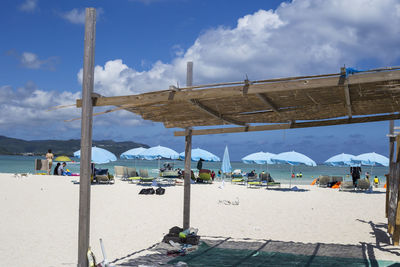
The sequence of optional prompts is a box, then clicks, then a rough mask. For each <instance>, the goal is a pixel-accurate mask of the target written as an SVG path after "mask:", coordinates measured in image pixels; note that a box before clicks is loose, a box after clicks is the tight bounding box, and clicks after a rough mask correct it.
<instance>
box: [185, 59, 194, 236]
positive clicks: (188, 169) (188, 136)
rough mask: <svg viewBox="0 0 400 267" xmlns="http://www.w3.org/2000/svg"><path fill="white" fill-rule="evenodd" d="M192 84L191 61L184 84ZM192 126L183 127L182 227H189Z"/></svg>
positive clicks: (188, 64)
mask: <svg viewBox="0 0 400 267" xmlns="http://www.w3.org/2000/svg"><path fill="white" fill-rule="evenodd" d="M192 85H193V62H191V61H189V62H188V63H187V68H186V86H187V87H190V86H192ZM191 162H192V128H190V127H188V128H186V129H185V177H184V185H183V229H188V228H189V227H190V179H191V177H192V169H191Z"/></svg>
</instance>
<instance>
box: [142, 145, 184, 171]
mask: <svg viewBox="0 0 400 267" xmlns="http://www.w3.org/2000/svg"><path fill="white" fill-rule="evenodd" d="M138 158H140V159H146V160H158V169H160V160H161V159H172V160H174V159H179V154H178V152H176V151H175V150H173V149H170V148H168V147H165V146H154V147H150V148H149V149H147V150H145V151H143V152H141V153H139V154H138Z"/></svg>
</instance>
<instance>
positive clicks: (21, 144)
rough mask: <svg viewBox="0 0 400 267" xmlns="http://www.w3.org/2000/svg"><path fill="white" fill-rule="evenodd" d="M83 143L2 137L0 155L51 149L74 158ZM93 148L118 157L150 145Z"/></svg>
mask: <svg viewBox="0 0 400 267" xmlns="http://www.w3.org/2000/svg"><path fill="white" fill-rule="evenodd" d="M80 145H81V141H80V140H79V139H71V140H32V141H27V140H22V139H16V138H10V137H6V136H0V154H1V155H22V154H24V153H33V154H34V155H44V154H46V152H47V150H48V149H51V150H52V151H53V153H54V155H56V156H58V155H67V156H73V153H74V152H75V151H77V150H79V149H80ZM93 146H97V147H101V148H104V149H107V150H108V151H111V152H112V153H114V154H115V155H116V156H117V157H119V155H120V154H121V153H123V152H125V151H127V150H129V149H132V148H135V147H146V148H147V147H149V146H148V145H145V144H141V143H136V142H131V141H124V142H115V141H112V140H100V141H93Z"/></svg>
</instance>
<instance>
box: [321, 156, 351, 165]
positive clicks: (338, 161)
mask: <svg viewBox="0 0 400 267" xmlns="http://www.w3.org/2000/svg"><path fill="white" fill-rule="evenodd" d="M354 157H355V156H354V155H351V154H345V153H342V154H338V155H335V156H333V157H330V158H329V159H327V160H326V161H325V162H324V164H325V165H330V166H352V165H353V163H352V161H351V159H352V158H354Z"/></svg>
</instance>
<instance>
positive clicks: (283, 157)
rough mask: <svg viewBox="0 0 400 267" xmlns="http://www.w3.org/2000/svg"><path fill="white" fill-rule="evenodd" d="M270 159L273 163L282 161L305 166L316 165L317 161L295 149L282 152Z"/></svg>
mask: <svg viewBox="0 0 400 267" xmlns="http://www.w3.org/2000/svg"><path fill="white" fill-rule="evenodd" d="M272 161H273V162H275V163H283V164H290V165H307V166H317V163H315V161H313V160H312V159H310V158H309V157H307V156H306V155H304V154H301V153H299V152H296V151H290V152H283V153H280V154H278V155H276V156H275V157H273V158H272Z"/></svg>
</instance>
